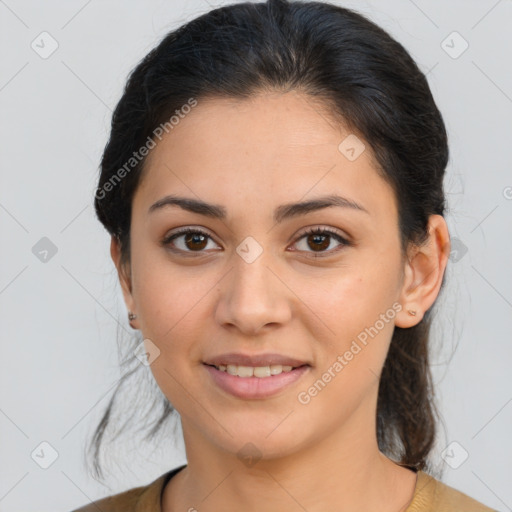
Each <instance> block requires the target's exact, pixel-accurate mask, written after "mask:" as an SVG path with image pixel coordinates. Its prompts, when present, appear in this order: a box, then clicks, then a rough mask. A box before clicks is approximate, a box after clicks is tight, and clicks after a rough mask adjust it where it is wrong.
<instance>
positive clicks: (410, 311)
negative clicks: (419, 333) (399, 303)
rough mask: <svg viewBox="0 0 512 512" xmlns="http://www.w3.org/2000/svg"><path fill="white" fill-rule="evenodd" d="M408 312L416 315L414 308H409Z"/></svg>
mask: <svg viewBox="0 0 512 512" xmlns="http://www.w3.org/2000/svg"><path fill="white" fill-rule="evenodd" d="M407 313H409V315H411V316H416V311H414V310H413V309H408V310H407Z"/></svg>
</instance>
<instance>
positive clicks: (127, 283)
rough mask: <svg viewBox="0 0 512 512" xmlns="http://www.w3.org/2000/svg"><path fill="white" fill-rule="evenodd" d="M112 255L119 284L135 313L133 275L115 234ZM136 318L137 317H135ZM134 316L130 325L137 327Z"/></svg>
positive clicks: (131, 310) (111, 248)
mask: <svg viewBox="0 0 512 512" xmlns="http://www.w3.org/2000/svg"><path fill="white" fill-rule="evenodd" d="M110 256H111V257H112V261H113V262H114V265H115V266H116V269H117V275H118V277H119V284H120V285H121V290H122V292H123V297H124V302H125V304H126V307H127V309H128V311H129V313H130V314H135V312H136V311H137V308H136V306H135V301H134V298H133V295H132V283H131V276H130V273H129V272H128V269H127V266H126V264H123V263H122V262H121V243H120V241H119V240H118V238H116V237H115V236H112V238H111V240H110ZM135 318H136V317H135ZM134 323H135V322H134V318H133V319H130V325H131V326H132V327H134V328H135V325H134Z"/></svg>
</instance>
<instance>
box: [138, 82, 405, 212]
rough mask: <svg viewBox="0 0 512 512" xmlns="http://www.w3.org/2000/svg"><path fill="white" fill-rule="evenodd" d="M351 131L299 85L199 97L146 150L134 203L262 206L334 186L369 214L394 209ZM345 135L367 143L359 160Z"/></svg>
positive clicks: (329, 191) (311, 195)
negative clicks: (184, 198) (242, 95)
mask: <svg viewBox="0 0 512 512" xmlns="http://www.w3.org/2000/svg"><path fill="white" fill-rule="evenodd" d="M347 137H348V139H347ZM354 137H355V134H353V133H352V132H351V131H350V130H349V129H348V128H346V127H345V126H344V125H343V124H342V123H341V122H340V121H336V119H335V118H334V116H332V115H330V113H329V110H328V108H327V106H326V105H325V104H322V103H320V102H319V101H317V100H315V99H314V98H311V97H309V96H307V95H304V94H301V93H297V92H288V93H282V94H281V93H265V94H259V95H257V96H254V97H251V98H250V99H242V100H237V99H232V98H209V99H207V100H203V101H201V100H198V103H197V106H195V107H194V108H193V109H192V110H191V111H190V112H189V113H188V114H187V115H184V116H183V117H182V118H181V119H180V121H179V123H178V124H177V125H175V126H174V127H173V129H172V130H171V131H170V132H169V133H167V134H165V135H164V136H163V137H162V140H161V141H159V142H158V141H157V145H156V147H155V148H154V149H152V150H151V152H150V153H149V155H148V158H147V160H146V164H145V171H144V178H143V180H142V181H141V182H140V184H139V187H138V190H137V192H136V194H135V198H134V209H135V207H136V205H135V203H137V205H142V204H144V205H145V206H146V207H148V205H147V203H148V202H150V201H153V202H154V201H156V200H158V199H159V198H160V197H161V196H162V195H165V194H166V193H168V194H171V193H180V194H186V195H188V196H194V195H195V196H197V197H199V198H201V199H203V200H206V201H208V200H209V199H212V202H216V203H222V204H226V205H230V204H237V203H240V201H242V202H243V203H244V205H245V206H248V205H249V204H253V205H254V206H256V205H259V207H260V208H264V207H266V205H267V204H268V206H269V207H270V205H272V207H273V206H274V205H275V204H281V203H284V202H289V201H290V200H295V201H298V200H300V199H310V198H311V199H312V198H314V196H315V195H316V196H320V195H327V194H333V193H337V194H339V195H342V196H344V197H348V198H351V199H353V200H354V201H356V202H358V203H362V204H364V205H366V206H367V209H368V210H370V211H371V212H372V215H379V214H382V213H384V212H385V211H389V210H390V209H391V211H396V204H395V198H394V194H393V191H392V190H391V188H390V187H389V185H388V184H387V183H386V182H385V181H384V180H383V179H382V178H381V177H380V176H379V174H378V173H377V170H376V164H375V160H374V157H373V155H372V153H371V150H370V148H369V146H368V144H364V141H363V140H362V139H361V138H360V137H359V138H354ZM345 140H348V141H350V142H351V145H352V146H353V145H354V142H355V144H356V147H355V149H356V151H358V152H359V151H360V150H362V148H363V147H364V150H363V151H362V153H361V154H360V155H359V156H358V157H357V158H356V159H353V158H348V157H347V153H344V150H345V149H346V147H345V146H346V144H345V146H344V145H343V144H344V141H345ZM340 144H342V146H341V148H340ZM358 144H359V146H357V145H358ZM363 144H364V146H363ZM352 155H353V153H352ZM349 156H350V154H349Z"/></svg>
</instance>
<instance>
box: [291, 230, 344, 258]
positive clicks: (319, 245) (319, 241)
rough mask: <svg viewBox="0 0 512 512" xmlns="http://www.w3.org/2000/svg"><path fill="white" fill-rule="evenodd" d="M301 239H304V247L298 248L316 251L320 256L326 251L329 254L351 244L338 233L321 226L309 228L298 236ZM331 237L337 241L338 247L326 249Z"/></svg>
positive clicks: (305, 250)
mask: <svg viewBox="0 0 512 512" xmlns="http://www.w3.org/2000/svg"><path fill="white" fill-rule="evenodd" d="M302 239H305V246H306V248H305V249H299V250H301V251H304V252H313V253H318V254H319V255H320V256H323V255H324V254H323V253H327V255H329V254H331V253H333V252H337V251H338V250H340V249H339V248H340V247H341V248H343V247H345V246H348V245H351V244H350V242H349V241H348V240H347V239H346V238H344V237H342V236H341V235H339V234H338V233H336V232H334V231H331V230H328V229H322V228H313V229H309V230H308V231H306V232H305V233H303V234H302V235H301V236H300V238H299V240H302ZM332 239H335V240H336V241H337V242H338V243H339V246H338V248H335V249H332V250H326V249H328V248H329V246H330V245H331V242H332ZM308 249H311V250H308Z"/></svg>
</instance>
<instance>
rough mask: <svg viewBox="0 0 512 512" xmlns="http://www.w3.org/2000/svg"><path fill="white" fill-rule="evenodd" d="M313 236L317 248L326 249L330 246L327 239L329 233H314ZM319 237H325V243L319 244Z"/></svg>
mask: <svg viewBox="0 0 512 512" xmlns="http://www.w3.org/2000/svg"><path fill="white" fill-rule="evenodd" d="M312 237H313V239H314V240H315V242H314V247H315V248H316V249H326V248H327V247H329V242H327V243H326V240H327V239H328V235H312ZM319 238H323V239H324V240H323V243H321V245H318V244H317V242H318V239H319Z"/></svg>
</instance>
